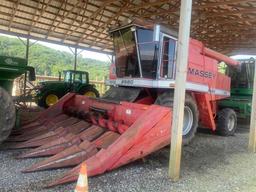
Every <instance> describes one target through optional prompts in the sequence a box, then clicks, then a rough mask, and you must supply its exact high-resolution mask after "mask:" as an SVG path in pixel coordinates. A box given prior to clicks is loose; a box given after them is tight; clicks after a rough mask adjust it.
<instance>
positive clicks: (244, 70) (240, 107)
mask: <svg viewBox="0 0 256 192" xmlns="http://www.w3.org/2000/svg"><path fill="white" fill-rule="evenodd" d="M254 68H255V59H254V58H250V59H242V60H239V65H238V66H237V67H230V66H228V67H226V68H225V72H226V73H227V74H228V75H230V77H231V97H229V98H226V99H224V100H221V101H220V102H219V103H218V105H219V107H220V108H227V107H228V108H232V109H234V110H235V111H236V113H237V116H238V118H240V119H247V120H249V119H250V116H251V106H252V94H253V78H254Z"/></svg>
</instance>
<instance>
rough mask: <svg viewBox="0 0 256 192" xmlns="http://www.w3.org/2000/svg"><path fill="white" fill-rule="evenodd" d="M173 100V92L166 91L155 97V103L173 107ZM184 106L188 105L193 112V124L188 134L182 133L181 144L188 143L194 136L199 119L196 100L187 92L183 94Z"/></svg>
mask: <svg viewBox="0 0 256 192" xmlns="http://www.w3.org/2000/svg"><path fill="white" fill-rule="evenodd" d="M173 101H174V92H173V91H166V92H164V93H162V94H161V95H159V96H158V97H157V99H156V101H155V104H158V105H161V106H167V107H173ZM185 106H188V107H189V108H190V109H191V111H192V113H193V125H192V127H191V129H190V131H189V132H188V134H187V135H183V137H182V144H183V145H188V144H189V143H190V142H191V140H192V139H193V138H194V136H195V133H196V131H197V127H198V121H199V112H198V108H197V104H196V101H195V100H194V98H193V97H192V96H191V95H190V94H187V93H186V95H185Z"/></svg>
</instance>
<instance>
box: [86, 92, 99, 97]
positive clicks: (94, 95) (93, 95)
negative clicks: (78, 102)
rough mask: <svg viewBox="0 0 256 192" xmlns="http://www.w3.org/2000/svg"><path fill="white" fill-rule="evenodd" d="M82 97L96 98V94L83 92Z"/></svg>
mask: <svg viewBox="0 0 256 192" xmlns="http://www.w3.org/2000/svg"><path fill="white" fill-rule="evenodd" d="M84 96H87V97H96V94H95V93H94V92H93V91H87V92H85V94H84Z"/></svg>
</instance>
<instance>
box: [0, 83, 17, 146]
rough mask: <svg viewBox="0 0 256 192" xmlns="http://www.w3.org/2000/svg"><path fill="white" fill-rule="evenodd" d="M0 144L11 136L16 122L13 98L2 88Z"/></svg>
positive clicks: (0, 91) (0, 94)
mask: <svg viewBox="0 0 256 192" xmlns="http://www.w3.org/2000/svg"><path fill="white" fill-rule="evenodd" d="M0 106H1V107H0V143H2V142H3V141H4V140H5V139H7V137H8V136H9V135H10V133H11V131H12V128H13V127H14V125H15V121H16V110H15V105H14V103H13V101H12V97H11V96H10V95H9V94H8V93H7V91H5V90H4V89H3V88H1V87H0Z"/></svg>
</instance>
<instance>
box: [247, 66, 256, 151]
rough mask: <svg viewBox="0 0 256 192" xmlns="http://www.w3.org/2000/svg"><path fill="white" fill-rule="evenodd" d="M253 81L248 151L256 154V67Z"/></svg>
mask: <svg viewBox="0 0 256 192" xmlns="http://www.w3.org/2000/svg"><path fill="white" fill-rule="evenodd" d="M254 74H255V75H254V80H253V96H252V109H251V111H252V112H251V121H250V133H249V134H250V135H249V145H248V149H249V151H250V152H253V153H255V152H256V67H255V69H254Z"/></svg>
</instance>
